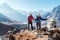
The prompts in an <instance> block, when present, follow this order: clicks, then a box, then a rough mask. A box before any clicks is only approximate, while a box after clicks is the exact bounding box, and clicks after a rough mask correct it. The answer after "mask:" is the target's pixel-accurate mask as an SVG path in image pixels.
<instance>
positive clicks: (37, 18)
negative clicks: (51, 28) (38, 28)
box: [35, 16, 47, 22]
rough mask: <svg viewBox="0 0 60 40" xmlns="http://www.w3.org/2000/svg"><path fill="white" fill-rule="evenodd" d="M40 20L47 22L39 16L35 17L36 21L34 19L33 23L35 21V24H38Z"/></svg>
mask: <svg viewBox="0 0 60 40" xmlns="http://www.w3.org/2000/svg"><path fill="white" fill-rule="evenodd" d="M41 20H47V19H43V18H42V17H41V16H37V17H36V19H35V21H37V22H39V21H41Z"/></svg>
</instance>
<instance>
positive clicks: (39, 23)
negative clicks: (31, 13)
mask: <svg viewBox="0 0 60 40" xmlns="http://www.w3.org/2000/svg"><path fill="white" fill-rule="evenodd" d="M36 26H37V30H38V28H39V29H40V28H41V22H40V21H39V22H36Z"/></svg>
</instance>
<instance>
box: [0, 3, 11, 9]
mask: <svg viewBox="0 0 60 40" xmlns="http://www.w3.org/2000/svg"><path fill="white" fill-rule="evenodd" d="M0 9H6V10H7V9H12V8H11V7H10V5H9V4H7V3H3V4H2V5H0Z"/></svg>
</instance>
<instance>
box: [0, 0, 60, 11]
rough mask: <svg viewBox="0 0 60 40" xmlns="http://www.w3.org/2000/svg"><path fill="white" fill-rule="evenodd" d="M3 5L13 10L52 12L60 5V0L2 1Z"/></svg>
mask: <svg viewBox="0 0 60 40" xmlns="http://www.w3.org/2000/svg"><path fill="white" fill-rule="evenodd" d="M3 3H7V4H9V5H10V6H11V7H12V8H13V9H19V10H24V11H29V10H31V11H36V10H44V11H49V10H50V11H51V10H52V9H53V8H54V7H56V6H58V5H60V0H0V5H1V4H3Z"/></svg>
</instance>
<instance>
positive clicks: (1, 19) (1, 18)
mask: <svg viewBox="0 0 60 40" xmlns="http://www.w3.org/2000/svg"><path fill="white" fill-rule="evenodd" d="M0 22H10V23H12V21H11V20H10V19H9V18H8V17H6V16H5V15H3V14H2V13H0Z"/></svg>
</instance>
